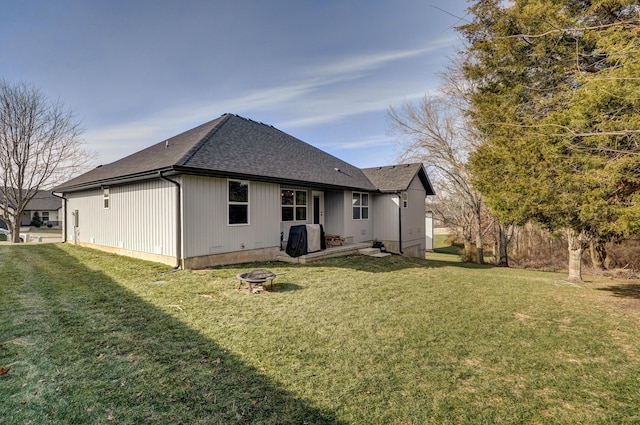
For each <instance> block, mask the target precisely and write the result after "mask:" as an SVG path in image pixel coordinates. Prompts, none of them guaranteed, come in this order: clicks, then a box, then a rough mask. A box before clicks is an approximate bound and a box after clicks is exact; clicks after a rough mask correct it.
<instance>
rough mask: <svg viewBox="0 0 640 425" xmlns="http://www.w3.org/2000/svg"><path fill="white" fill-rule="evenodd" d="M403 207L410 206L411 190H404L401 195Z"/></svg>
mask: <svg viewBox="0 0 640 425" xmlns="http://www.w3.org/2000/svg"><path fill="white" fill-rule="evenodd" d="M400 199H401V201H402V208H409V192H406V191H405V192H402V195H401V198H400Z"/></svg>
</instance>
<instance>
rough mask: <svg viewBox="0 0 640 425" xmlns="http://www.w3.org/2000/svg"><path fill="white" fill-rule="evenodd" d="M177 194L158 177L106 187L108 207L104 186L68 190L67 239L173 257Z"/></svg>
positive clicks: (172, 186) (174, 252) (172, 187)
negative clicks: (71, 191) (82, 190)
mask: <svg viewBox="0 0 640 425" xmlns="http://www.w3.org/2000/svg"><path fill="white" fill-rule="evenodd" d="M176 195H177V193H176V187H175V185H173V184H171V183H169V182H167V181H163V180H159V179H158V180H149V181H144V182H139V183H132V184H127V185H122V186H111V187H109V191H108V208H105V192H104V190H103V189H95V190H91V191H85V192H75V193H68V194H66V197H67V199H68V202H67V211H68V212H67V220H69V222H68V223H67V226H66V229H67V240H68V241H70V242H79V243H84V244H91V245H100V246H104V247H111V248H115V249H116V250H127V251H136V252H142V253H150V254H157V255H162V256H168V257H175V255H176V242H175V241H176V239H175V235H176V226H177V223H176V219H177V218H176V213H177V212H176ZM76 211H77V214H78V217H77V220H76V218H75V216H74V213H75V212H76ZM76 224H77V226H76Z"/></svg>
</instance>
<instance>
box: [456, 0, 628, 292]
mask: <svg viewBox="0 0 640 425" xmlns="http://www.w3.org/2000/svg"><path fill="white" fill-rule="evenodd" d="M469 11H470V12H471V13H472V14H473V20H472V22H470V23H469V24H467V25H463V26H461V27H460V28H459V30H460V31H461V33H462V34H463V35H464V36H465V38H466V40H467V42H468V45H467V49H466V50H465V52H464V53H465V57H466V62H465V65H464V73H465V76H466V77H467V78H468V79H469V80H470V81H472V82H473V86H474V88H475V90H474V93H473V94H472V96H471V98H472V99H471V103H472V109H471V116H472V119H473V122H474V126H475V127H476V128H477V129H478V131H479V132H480V134H482V138H483V140H486V143H485V144H483V145H482V146H480V147H479V148H478V149H477V150H476V151H475V152H474V153H473V154H472V155H471V158H470V165H471V168H472V172H473V174H474V183H475V185H476V188H477V189H478V190H479V191H480V192H481V193H482V194H483V195H484V197H485V201H486V202H487V204H488V205H489V207H490V208H491V210H492V212H493V213H494V214H495V215H496V216H497V217H498V218H499V219H500V220H501V221H502V222H504V223H508V222H510V221H513V222H523V221H526V220H536V221H538V222H540V223H542V224H543V225H545V226H546V227H547V228H548V229H550V230H551V231H552V232H563V233H565V235H566V236H567V240H568V242H569V278H570V279H575V280H581V270H580V258H581V256H582V250H583V249H584V248H585V247H586V245H587V243H588V242H589V241H590V240H598V241H604V240H610V239H614V238H619V237H622V236H624V235H628V234H633V233H638V232H639V231H640V155H639V153H640V96H639V95H638V93H640V63H639V62H638V60H637V55H638V52H639V50H640V6H639V5H638V4H637V1H635V0H634V1H631V0H600V1H587V0H528V1H524V0H517V1H515V2H512V3H504V2H502V1H499V0H480V1H478V2H476V3H475V4H474V5H473V6H472V7H470V8H469Z"/></svg>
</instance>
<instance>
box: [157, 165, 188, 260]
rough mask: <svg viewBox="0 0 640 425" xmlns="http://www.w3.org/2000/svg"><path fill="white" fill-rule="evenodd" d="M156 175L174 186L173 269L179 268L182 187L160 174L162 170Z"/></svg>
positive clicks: (180, 255)
mask: <svg viewBox="0 0 640 425" xmlns="http://www.w3.org/2000/svg"><path fill="white" fill-rule="evenodd" d="M158 177H160V179H161V180H164V181H167V182H169V183H172V184H174V185H175V186H176V265H175V267H174V269H179V268H180V265H181V264H180V263H181V260H182V242H181V240H182V214H181V213H182V205H181V198H182V195H181V191H182V188H181V186H180V183H178V182H177V181H175V180H171V179H170V178H167V177H165V176H163V175H162V171H158Z"/></svg>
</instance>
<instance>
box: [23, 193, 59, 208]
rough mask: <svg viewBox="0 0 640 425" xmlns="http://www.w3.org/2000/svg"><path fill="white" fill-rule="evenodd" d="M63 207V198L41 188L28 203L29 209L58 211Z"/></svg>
mask: <svg viewBox="0 0 640 425" xmlns="http://www.w3.org/2000/svg"><path fill="white" fill-rule="evenodd" d="M61 208H62V199H60V198H58V197H55V196H53V195H52V194H51V192H48V191H45V190H40V191H38V193H36V195H35V196H34V197H33V198H32V199H31V201H29V202H28V203H27V206H26V210H28V211H56V210H59V209H61Z"/></svg>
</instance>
